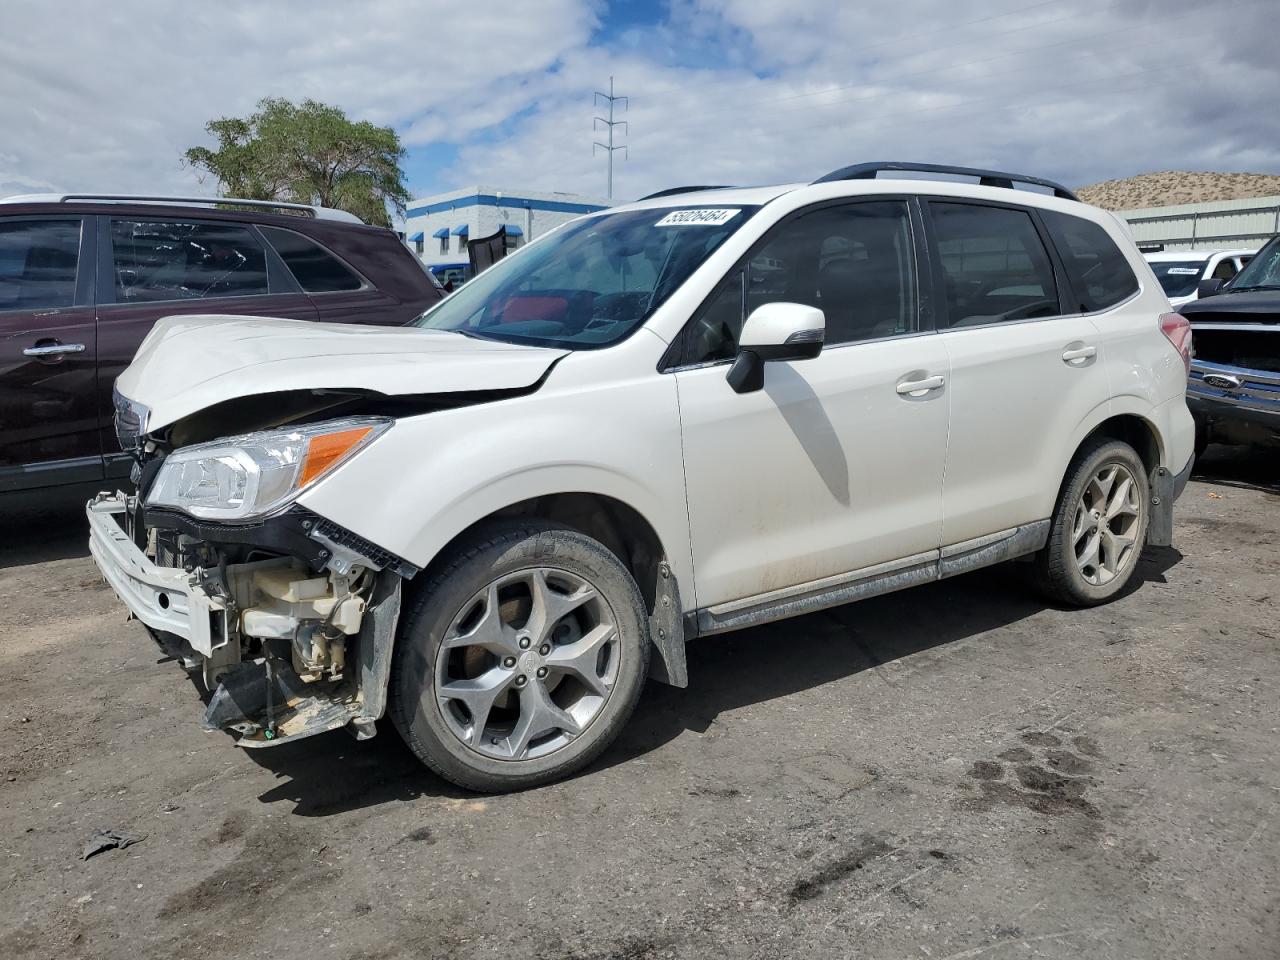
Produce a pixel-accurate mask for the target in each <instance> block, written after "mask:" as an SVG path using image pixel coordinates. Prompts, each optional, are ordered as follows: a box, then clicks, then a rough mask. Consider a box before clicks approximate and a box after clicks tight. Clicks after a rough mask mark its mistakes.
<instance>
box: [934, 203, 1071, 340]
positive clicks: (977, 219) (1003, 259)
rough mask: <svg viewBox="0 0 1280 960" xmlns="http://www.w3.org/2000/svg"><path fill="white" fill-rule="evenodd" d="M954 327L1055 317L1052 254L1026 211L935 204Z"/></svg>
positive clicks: (949, 320) (949, 314) (949, 322)
mask: <svg viewBox="0 0 1280 960" xmlns="http://www.w3.org/2000/svg"><path fill="white" fill-rule="evenodd" d="M929 210H930V213H931V214H932V217H933V226H934V233H935V235H936V237H937V244H938V255H939V258H940V259H941V260H942V271H943V276H944V280H945V294H946V298H945V299H946V307H947V321H946V325H947V326H949V327H970V326H984V325H986V324H989V323H1008V322H1012V321H1016V320H1030V319H1034V318H1036V317H1051V316H1053V315H1054V314H1056V313H1058V290H1057V287H1056V285H1055V284H1054V279H1053V266H1052V265H1051V263H1050V261H1049V254H1048V252H1047V251H1046V250H1045V248H1044V244H1043V243H1041V242H1040V234H1039V233H1037V232H1036V228H1035V224H1034V223H1032V221H1031V217H1030V215H1028V214H1027V213H1026V211H1024V210H1012V209H1008V208H1005V207H994V206H985V205H983V206H978V205H976V204H974V205H970V204H964V203H952V202H949V201H947V202H936V201H930V203H929Z"/></svg>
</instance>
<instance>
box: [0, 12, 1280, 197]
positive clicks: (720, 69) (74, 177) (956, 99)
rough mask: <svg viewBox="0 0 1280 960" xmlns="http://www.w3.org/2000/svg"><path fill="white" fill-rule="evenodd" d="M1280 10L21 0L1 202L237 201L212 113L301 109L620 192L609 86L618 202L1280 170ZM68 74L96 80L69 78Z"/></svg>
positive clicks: (516, 186) (440, 167) (2, 103)
mask: <svg viewBox="0 0 1280 960" xmlns="http://www.w3.org/2000/svg"><path fill="white" fill-rule="evenodd" d="M1274 7H1275V0H1218V2H1216V3H1214V4H1213V5H1212V7H1211V8H1209V7H1206V6H1205V4H1204V3H1203V0H991V2H990V3H986V4H983V5H974V4H957V3H954V2H952V0H897V2H896V3H893V4H884V3H876V4H871V3H856V2H849V0H787V2H785V3H782V2H779V0H666V2H639V0H622V2H612V3H610V2H606V0H525V2H521V3H509V4H459V3H458V2H457V0H448V2H445V0H368V2H365V3H361V4H360V5H358V6H353V5H351V4H350V2H349V0H277V2H274V3H271V4H262V3H256V2H250V0H224V2H223V3H221V4H219V5H217V6H216V7H214V6H209V5H204V6H194V7H192V6H187V5H177V4H157V3H154V2H151V0H113V2H112V3H111V4H102V3H97V2H93V0H6V4H5V30H4V31H0V93H3V96H0V129H3V130H4V131H5V134H6V135H5V137H4V138H3V139H2V140H0V195H4V194H8V193H22V192H35V191H45V190H102V191H119V192H168V193H185V192H191V191H197V192H202V193H212V192H213V191H214V189H215V188H216V185H215V184H213V183H210V182H207V181H201V180H200V179H199V177H198V176H197V174H196V172H195V171H193V170H191V169H189V168H186V167H184V166H183V165H182V163H181V160H180V158H181V156H182V153H183V151H184V150H185V149H186V148H187V147H189V146H193V145H196V144H202V143H206V142H207V140H208V138H207V135H206V134H205V132H204V125H205V123H206V122H207V121H208V120H210V119H213V118H217V117H222V116H243V115H245V114H247V113H249V112H250V111H251V110H252V109H253V105H254V104H255V103H256V102H257V101H258V100H259V99H261V98H262V97H264V96H280V97H288V98H290V99H294V100H300V99H303V98H305V97H312V98H315V99H318V100H321V101H323V102H326V103H331V104H335V105H337V106H339V107H341V108H342V109H344V110H345V111H346V112H347V113H348V114H349V115H350V116H352V117H355V118H358V119H365V120H370V121H373V122H375V123H379V124H386V125H390V126H393V127H394V128H395V129H396V130H397V132H398V133H399V134H400V136H401V138H402V141H403V142H404V144H405V146H406V148H407V150H408V152H409V153H408V160H407V163H406V165H405V171H406V175H407V179H408V182H409V185H410V188H411V190H412V191H413V193H414V194H415V195H417V196H422V195H427V194H430V193H433V192H437V191H441V190H447V189H453V188H457V187H463V186H468V185H473V184H477V183H483V184H485V185H489V186H495V187H498V188H501V189H505V190H509V191H511V192H517V191H519V190H522V189H528V190H560V191H566V192H574V193H583V194H587V195H592V196H600V195H603V193H604V192H605V160H604V157H603V156H598V155H597V156H593V155H592V147H591V144H592V140H593V139H594V136H593V130H592V115H593V103H592V92H593V91H594V90H599V89H603V88H604V87H605V86H606V85H607V84H608V82H609V76H610V74H613V75H614V76H615V77H616V83H617V89H618V92H619V93H622V94H625V95H627V96H629V97H630V105H629V110H628V112H627V113H626V114H625V118H626V119H627V120H628V122H629V123H630V128H629V130H628V131H627V133H626V136H625V138H624V142H625V143H626V144H627V146H628V154H627V158H626V159H625V160H624V159H622V158H621V156H620V155H619V158H618V160H619V162H618V164H617V170H616V181H615V197H616V198H617V199H626V198H629V197H635V196H638V195H641V194H643V193H646V192H650V191H652V190H656V189H661V188H663V187H667V186H671V185H673V184H678V183H689V182H704V183H769V182H781V181H790V180H797V179H805V178H809V179H811V178H813V177H815V176H818V175H821V174H822V173H824V172H826V171H827V170H830V169H834V168H835V167H839V166H843V165H845V164H848V163H852V162H855V161H859V160H874V159H909V160H920V161H931V162H944V163H956V164H967V165H972V166H985V167H995V168H1005V169H1013V170H1019V171H1023V172H1027V173H1033V174H1038V175H1041V176H1047V177H1051V178H1053V179H1058V180H1062V181H1064V182H1066V183H1069V184H1072V185H1081V184H1085V183H1091V182H1095V181H1097V180H1101V179H1107V178H1111V177H1121V176H1128V175H1132V174H1136V173H1142V172H1148V171H1153V170H1171V169H1172V170H1177V169H1182V170H1224V171H1226V170H1237V171H1252V172H1266V173H1276V172H1280V111H1277V110H1273V109H1266V108H1264V109H1259V104H1262V105H1269V104H1270V93H1271V91H1274V90H1275V89H1277V88H1280V58H1277V57H1276V55H1275V26H1274ZM1210 11H1211V12H1210ZM283 21H287V22H288V23H290V24H291V26H292V28H291V29H290V31H289V36H288V38H287V40H282V39H281V37H280V34H279V29H278V27H279V24H280V23H281V22H283ZM193 37H198V38H199V43H196V44H193V43H192V42H191V38H193ZM66 63H74V64H76V65H77V69H76V70H75V71H66V70H61V69H51V68H50V65H51V64H66ZM157 78H163V82H159V81H158V79H157Z"/></svg>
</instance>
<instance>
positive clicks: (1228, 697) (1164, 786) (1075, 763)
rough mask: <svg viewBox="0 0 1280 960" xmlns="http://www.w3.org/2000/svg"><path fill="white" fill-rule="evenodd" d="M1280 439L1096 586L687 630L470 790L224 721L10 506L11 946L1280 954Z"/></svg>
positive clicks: (4, 787)
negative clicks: (578, 732) (1274, 451)
mask: <svg viewBox="0 0 1280 960" xmlns="http://www.w3.org/2000/svg"><path fill="white" fill-rule="evenodd" d="M1278 465H1280V461H1277V459H1276V458H1273V457H1265V456H1258V455H1254V456H1243V455H1240V454H1237V453H1230V452H1227V451H1224V450H1223V449H1221V448H1213V449H1211V451H1210V456H1209V457H1208V458H1207V459H1206V462H1205V465H1204V467H1203V468H1202V469H1201V472H1200V474H1199V478H1198V479H1197V481H1196V482H1193V483H1192V484H1191V485H1190V486H1189V487H1188V489H1187V492H1186V494H1185V495H1184V498H1183V500H1182V501H1181V502H1180V504H1179V513H1178V523H1177V546H1176V549H1165V550H1148V551H1147V553H1146V555H1145V556H1144V559H1143V563H1142V567H1141V583H1140V584H1139V585H1137V586H1136V588H1135V589H1133V590H1132V591H1131V592H1129V593H1128V595H1126V596H1124V597H1123V598H1122V599H1120V600H1118V601H1117V602H1115V603H1113V604H1111V605H1109V606H1106V607H1102V608H1099V609H1096V610H1091V611H1084V612H1078V611H1077V612H1071V611H1063V610H1057V609H1053V608H1048V607H1046V606H1044V605H1043V604H1042V603H1040V602H1038V601H1037V600H1036V599H1035V598H1034V597H1033V596H1031V595H1029V594H1028V593H1027V592H1026V590H1025V589H1024V588H1023V586H1022V584H1021V581H1020V579H1019V577H1018V575H1017V571H1015V570H1011V569H1009V568H1000V569H994V570H988V571H983V572H980V573H976V574H971V575H968V576H966V577H963V578H959V579H956V580H952V581H947V582H944V583H940V584H936V585H932V586H929V587H924V588H918V589H916V590H913V591H909V592H905V593H900V594H896V595H893V596H888V597H883V598H879V599H876V600H871V601H866V602H863V603H860V604H856V605H853V606H849V607H843V608H839V609H836V610H833V611H830V612H827V613H823V614H815V615H811V616H807V617H804V618H802V619H797V620H793V621H790V622H787V623H782V624H777V625H773V626H771V627H767V628H762V629H757V630H751V631H748V632H743V633H740V634H735V635H729V636H725V637H722V638H717V639H708V640H704V641H701V642H697V643H695V644H694V645H693V646H691V648H690V660H691V662H690V670H689V672H690V686H689V688H688V689H687V690H673V689H670V688H666V687H661V686H656V685H651V686H650V687H649V689H648V690H647V691H646V693H645V696H644V699H643V701H642V703H641V705H640V709H639V711H638V713H637V715H636V717H635V719H634V720H633V721H632V723H631V726H630V728H629V731H628V732H627V733H626V734H625V735H624V737H623V739H622V740H621V742H619V743H618V744H617V745H616V746H615V747H613V748H612V749H611V750H610V751H609V752H608V753H607V754H606V755H605V756H604V758H603V759H602V760H601V761H600V762H598V763H597V764H595V765H594V766H593V767H592V768H590V769H589V770H587V771H586V772H585V773H584V774H582V775H580V776H578V777H576V778H575V779H573V780H571V781H569V782H566V783H561V784H557V785H555V786H551V787H547V788H543V789H540V790H534V791H530V792H528V793H524V794H519V795H515V796H505V797H484V798H481V797H475V796H469V795H466V794H464V793H461V792H460V791H457V790H455V789H453V788H451V787H449V786H448V785H446V784H444V783H442V782H441V781H439V780H437V779H435V778H434V777H432V776H431V775H429V774H428V773H427V772H426V771H425V770H423V769H422V768H420V767H419V766H418V765H417V764H416V763H415V761H414V760H413V759H412V758H411V757H410V755H409V754H408V752H407V750H406V749H405V748H404V747H403V746H402V745H401V744H400V742H399V741H398V739H397V738H396V737H395V734H394V733H393V732H391V731H389V730H388V731H384V732H383V733H382V734H380V735H379V736H378V737H376V738H375V739H373V740H371V741H368V742H365V743H358V742H356V741H355V740H353V739H352V738H351V737H350V736H348V735H347V734H345V733H334V734H329V735H326V736H323V737H318V738H316V739H314V740H310V741H306V742H303V743H298V744H285V745H282V746H280V747H278V748H275V749H270V750H264V751H256V752H250V751H245V750H240V749H237V748H234V747H233V746H232V745H231V741H230V740H229V739H228V738H227V737H225V736H223V735H220V734H205V733H202V732H201V730H200V724H199V719H200V703H199V700H198V698H197V695H196V693H195V691H194V689H193V687H192V686H191V684H190V683H189V682H188V681H187V680H186V679H185V678H184V676H183V674H182V672H181V671H180V670H179V669H178V668H177V667H176V666H175V665H174V664H172V663H158V662H157V661H158V659H159V656H158V652H157V650H156V648H155V647H154V646H153V645H152V644H151V643H150V641H149V640H147V638H146V637H145V635H144V633H143V631H142V630H141V628H140V627H138V626H137V625H136V624H130V623H126V622H125V621H124V612H123V607H122V606H121V605H120V604H119V603H118V602H117V601H116V600H115V598H114V596H113V595H112V593H111V592H110V590H109V589H107V588H105V587H104V586H103V585H102V584H101V583H100V581H99V580H98V578H97V577H96V575H95V572H94V568H93V565H92V562H91V561H90V560H89V559H88V558H87V556H86V550H85V547H84V541H83V537H84V532H83V530H82V525H81V522H80V520H79V519H78V517H76V516H75V515H74V514H70V515H53V516H22V517H17V518H14V517H8V518H0V523H3V524H5V528H4V529H3V535H2V536H0V609H3V611H4V613H3V624H4V629H3V633H2V634H0V734H2V738H0V958H5V960H18V958H27V957H41V958H43V957H58V958H67V957H108V958H128V960H140V958H151V957H165V958H169V957H190V958H205V957H209V958H212V957H227V958H231V957H234V958H239V957H273V958H279V957H303V956H306V957H335V958H364V960H374V958H379V960H382V958H394V957H466V958H487V957H495V958H496V957H502V958H524V957H530V958H540V960H541V958H545V960H553V958H577V960H587V958H596V960H605V958H616V960H624V958H625V960H645V958H651V957H677V958H704V957H814V958H826V957H853V956H860V957H889V958H921V957H923V958H934V960H943V958H948V960H962V958H974V957H983V958H1005V957H1019V958H1020V957H1071V958H1080V957H1087V958H1117V960H1120V958H1123V960H1133V958H1144V957H1152V958H1155V957H1158V958H1161V960H1169V958H1176V957H1187V958H1191V957H1194V958H1207V957H1229V958H1245V957H1257V958H1275V957H1276V956H1278V955H1280V912H1278V911H1280V762H1278V761H1280V697H1277V690H1280V639H1278V635H1280V623H1278V622H1277V617H1276V610H1277V596H1280V582H1278V580H1277V575H1276V561H1277V559H1278V558H1277V550H1276V542H1277V535H1278V534H1280V510H1278V509H1277V506H1278V501H1280V480H1278V478H1280V470H1277V466H1278ZM103 828H119V829H123V830H126V831H129V832H132V833H135V834H145V839H144V840H143V841H142V842H140V843H138V844H136V845H134V846H131V847H129V848H127V849H124V850H110V851H107V852H105V853H102V854H99V855H98V856H95V857H94V858H92V859H90V860H88V861H82V860H81V859H80V852H81V849H82V847H83V846H84V844H85V842H86V841H87V840H88V839H89V838H90V837H91V836H92V835H93V834H94V833H95V831H97V830H99V829H103Z"/></svg>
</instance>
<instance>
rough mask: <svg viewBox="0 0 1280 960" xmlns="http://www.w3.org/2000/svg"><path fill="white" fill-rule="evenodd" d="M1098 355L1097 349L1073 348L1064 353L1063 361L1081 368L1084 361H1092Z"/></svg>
mask: <svg viewBox="0 0 1280 960" xmlns="http://www.w3.org/2000/svg"><path fill="white" fill-rule="evenodd" d="M1097 355H1098V348H1097V347H1072V348H1071V349H1069V350H1063V351H1062V359H1063V360H1064V361H1065V362H1067V363H1070V364H1072V365H1074V366H1081V365H1082V362H1083V361H1085V360H1092V359H1093V358H1094V357H1096V356H1097Z"/></svg>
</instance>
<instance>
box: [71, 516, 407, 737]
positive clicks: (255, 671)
mask: <svg viewBox="0 0 1280 960" xmlns="http://www.w3.org/2000/svg"><path fill="white" fill-rule="evenodd" d="M133 506H134V505H133V503H132V502H131V499H130V498H129V497H127V496H126V495H125V494H123V493H114V494H107V493H101V494H99V495H98V496H97V497H95V498H94V499H93V500H91V501H90V502H89V503H88V504H87V506H86V508H85V512H86V515H87V517H88V520H89V550H90V553H91V554H92V555H93V558H94V561H95V562H96V563H97V565H98V569H99V571H101V573H102V576H103V578H104V579H105V580H106V581H107V583H109V584H110V585H111V588H112V589H113V590H114V591H115V593H116V595H117V596H118V597H119V598H120V600H121V601H122V602H123V603H124V605H125V606H126V607H127V608H128V610H129V614H130V616H131V617H133V618H136V619H137V620H140V621H141V622H142V623H143V624H144V625H145V626H146V627H147V630H148V632H149V633H150V634H151V636H152V639H154V640H155V641H156V642H157V643H158V644H159V645H160V646H161V648H162V649H163V650H164V651H165V652H166V653H167V654H170V655H173V654H175V652H176V653H177V655H178V656H179V657H180V658H181V659H182V660H183V662H184V666H186V667H187V668H188V669H189V670H192V671H196V672H199V671H201V670H203V673H204V677H205V686H206V687H207V688H208V689H210V690H211V691H212V697H211V698H210V700H209V703H208V706H207V709H206V711H205V718H204V723H205V727H206V729H209V730H224V731H227V732H230V733H234V734H237V735H238V739H237V742H238V743H239V744H240V745H241V746H244V747H263V746H273V745H275V744H278V743H283V742H284V741H286V740H298V739H301V738H303V737H309V736H314V735H315V734H318V733H324V732H326V731H328V730H335V729H338V728H340V727H347V728H349V729H350V730H351V732H352V733H353V734H355V736H356V737H357V738H359V739H367V738H368V737H371V736H373V735H374V732H375V726H374V724H375V721H377V719H378V718H379V717H381V716H382V714H383V713H384V712H385V709H386V700H387V682H388V679H389V677H390V672H391V649H392V644H393V642H394V635H395V629H396V624H397V622H398V620H399V615H400V596H401V586H402V582H403V581H402V579H401V577H400V576H399V575H398V574H397V573H396V572H395V571H393V570H385V571H384V572H383V573H381V574H380V575H379V576H378V578H377V579H376V580H375V583H374V589H373V594H372V596H371V597H370V603H369V606H368V609H367V611H366V613H365V617H364V624H363V626H362V628H361V630H360V632H359V634H358V635H356V636H355V641H356V650H355V657H354V658H353V660H351V661H349V667H350V669H349V671H348V676H347V677H346V678H344V679H343V680H342V681H341V682H337V683H335V684H333V685H324V686H320V685H315V684H308V683H304V682H303V681H302V679H301V678H300V677H299V676H298V675H297V673H296V672H295V671H294V669H293V665H292V664H291V663H290V662H289V661H288V660H286V659H281V658H279V657H267V656H263V657H257V658H254V659H249V660H242V659H241V657H240V645H239V637H238V634H237V632H236V617H237V616H238V614H237V611H236V610H235V608H234V604H233V603H230V602H228V600H227V599H226V598H224V597H223V596H220V595H218V592H217V591H211V590H209V589H206V586H205V582H204V581H202V579H201V575H200V573H199V571H195V572H193V571H188V570H183V569H179V568H175V567H162V566H159V565H157V564H155V563H153V562H152V561H151V559H150V558H149V557H148V556H147V555H146V554H145V553H144V552H143V551H142V550H141V549H140V548H139V547H138V545H137V544H136V543H135V542H134V540H133V538H132V537H131V536H130V535H129V534H128V532H126V530H125V529H124V527H123V526H122V521H123V519H124V518H125V517H127V516H128V515H129V514H130V512H131V510H132V508H133ZM335 559H336V558H335Z"/></svg>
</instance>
